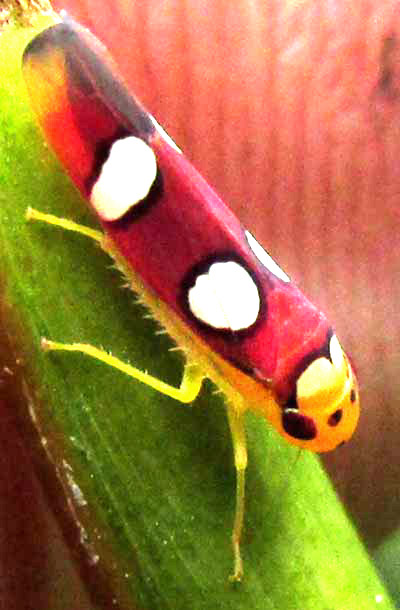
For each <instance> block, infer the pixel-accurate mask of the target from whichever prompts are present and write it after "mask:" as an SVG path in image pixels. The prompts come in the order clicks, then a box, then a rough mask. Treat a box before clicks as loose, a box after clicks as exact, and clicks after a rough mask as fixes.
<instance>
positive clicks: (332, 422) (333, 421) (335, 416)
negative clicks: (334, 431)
mask: <svg viewBox="0 0 400 610" xmlns="http://www.w3.org/2000/svg"><path fill="white" fill-rule="evenodd" d="M342 416H343V411H342V409H337V411H334V412H333V413H331V415H330V416H329V418H328V426H332V428H333V427H335V426H337V425H338V423H339V422H340V420H341V419H342Z"/></svg>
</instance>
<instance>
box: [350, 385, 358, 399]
mask: <svg viewBox="0 0 400 610" xmlns="http://www.w3.org/2000/svg"><path fill="white" fill-rule="evenodd" d="M356 398H357V394H356V391H355V389H354V388H353V389H352V390H351V392H350V402H355V400H356Z"/></svg>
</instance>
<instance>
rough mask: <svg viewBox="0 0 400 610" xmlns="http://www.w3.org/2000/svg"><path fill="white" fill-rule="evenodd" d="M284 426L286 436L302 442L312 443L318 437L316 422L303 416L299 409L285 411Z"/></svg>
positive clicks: (283, 416)
mask: <svg viewBox="0 0 400 610" xmlns="http://www.w3.org/2000/svg"><path fill="white" fill-rule="evenodd" d="M282 426H283V429H284V430H285V432H286V434H289V436H292V437H293V438H297V439H299V440H302V441H311V440H312V439H314V438H315V437H316V436H317V427H316V425H315V422H314V420H313V419H312V418H311V417H307V415H302V414H301V413H299V412H298V411H297V409H285V411H284V412H283V415H282Z"/></svg>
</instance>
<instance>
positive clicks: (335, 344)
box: [329, 335, 344, 369]
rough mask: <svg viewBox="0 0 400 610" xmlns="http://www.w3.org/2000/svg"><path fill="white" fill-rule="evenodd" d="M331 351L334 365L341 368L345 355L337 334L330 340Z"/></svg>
mask: <svg viewBox="0 0 400 610" xmlns="http://www.w3.org/2000/svg"><path fill="white" fill-rule="evenodd" d="M329 353H330V356H331V360H332V363H333V365H334V366H335V367H336V368H338V369H339V368H341V367H342V366H343V360H344V356H343V350H342V347H341V345H340V343H339V340H338V338H337V336H336V335H332V337H331V340H330V342H329Z"/></svg>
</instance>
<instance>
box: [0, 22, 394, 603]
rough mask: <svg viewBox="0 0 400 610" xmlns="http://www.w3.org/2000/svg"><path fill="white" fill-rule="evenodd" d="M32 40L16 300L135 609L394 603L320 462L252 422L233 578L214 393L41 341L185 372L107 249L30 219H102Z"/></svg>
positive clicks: (19, 92)
mask: <svg viewBox="0 0 400 610" xmlns="http://www.w3.org/2000/svg"><path fill="white" fill-rule="evenodd" d="M32 35H33V32H30V31H9V32H7V33H3V34H2V36H1V38H0V70H1V73H0V124H1V127H0V155H1V160H0V216H1V217H0V256H1V269H2V275H3V277H4V278H5V289H4V294H3V297H2V298H3V299H5V300H6V302H7V303H9V304H10V305H11V306H12V308H13V311H14V314H15V315H16V316H18V319H19V320H20V321H21V324H22V326H23V328H24V332H23V333H21V335H20V336H19V337H18V341H19V344H20V350H21V352H23V354H24V356H25V358H26V359H28V360H29V362H30V367H29V369H30V370H29V375H27V378H26V382H27V384H28V388H29V393H30V395H31V397H32V401H33V405H31V407H32V409H33V413H34V417H35V425H36V426H37V427H38V428H39V429H40V434H41V435H42V437H43V438H44V439H45V441H46V446H47V448H48V454H49V458H51V460H52V461H53V463H54V468H55V469H57V472H58V474H59V476H60V477H61V479H62V480H63V482H64V485H65V493H66V495H67V496H69V499H70V504H68V503H67V501H65V507H66V510H69V511H71V510H72V509H73V511H74V518H75V519H76V521H77V523H78V525H79V527H80V528H81V533H82V544H83V545H84V547H85V548H86V550H87V554H88V557H89V558H90V559H91V561H92V563H93V564H95V565H97V566H98V568H99V569H102V570H105V571H106V572H107V574H109V578H110V583H111V584H110V586H112V587H113V588H114V591H115V597H116V599H117V600H118V601H119V602H120V603H121V604H124V607H134V606H135V607H136V606H139V607H146V608H152V609H156V608H159V609H161V608H162V609H165V608H173V609H174V610H187V609H188V608H190V609H191V610H201V609H204V610H206V609H207V610H209V609H210V608H220V609H224V608H226V609H228V608H229V609H231V608H233V607H234V608H236V609H240V608H252V609H253V610H256V609H268V608H271V609H272V608H273V609H276V608H282V609H285V610H289V609H292V608H293V609H302V610H307V609H311V608H312V609H313V610H323V609H332V608H335V609H344V608H345V609H346V610H352V609H354V610H359V609H360V608H362V609H363V610H369V609H370V608H371V609H372V608H374V609H375V608H376V607H378V606H377V605H378V602H379V608H382V609H389V608H392V606H391V602H390V600H389V598H388V596H387V594H386V593H385V591H384V589H383V587H382V585H381V583H380V582H379V580H378V578H377V576H376V574H375V572H374V568H373V567H372V565H371V563H370V560H369V558H368V556H367V554H366V552H365V550H364V549H363V547H362V545H361V543H360V541H359V539H358V537H357V534H356V532H355V531H354V528H353V526H352V524H351V523H350V522H349V521H348V519H347V517H346V515H345V512H344V510H343V508H342V506H341V505H340V503H339V501H338V500H337V498H336V496H335V493H334V491H333V489H332V487H331V484H330V482H329V480H328V479H327V477H326V475H325V474H324V472H323V470H322V468H321V466H320V463H319V461H318V459H317V458H316V457H315V456H312V455H310V454H307V453H305V452H304V453H302V454H301V456H300V458H299V459H298V460H297V456H298V453H297V451H296V450H295V449H293V448H291V447H289V446H287V445H286V444H285V443H284V442H283V441H282V440H281V439H279V438H277V435H276V434H275V432H274V431H272V430H271V429H270V428H269V427H268V425H267V423H266V422H264V421H262V420H260V419H259V418H257V417H256V416H252V415H249V417H248V422H247V423H248V439H249V469H248V478H247V496H246V498H247V510H246V515H245V535H244V540H243V548H242V551H243V559H244V568H245V578H244V582H243V583H242V584H240V585H232V584H230V583H229V582H228V575H229V573H230V572H231V569H232V553H231V548H230V531H231V526H232V520H233V511H234V495H235V473H234V468H233V460H232V455H231V442H230V438H229V431H228V426H227V422H226V418H225V412H224V408H223V404H222V402H221V400H220V398H219V397H218V396H215V395H213V393H212V388H211V387H210V386H208V387H207V388H206V389H205V390H204V391H203V392H202V395H201V397H200V398H199V399H198V400H197V401H196V403H195V404H194V405H193V406H189V407H187V406H182V405H180V404H177V403H175V402H174V401H172V400H169V399H167V398H166V397H163V396H160V395H158V394H157V393H155V392H154V391H152V390H150V389H149V388H146V387H144V386H142V385H140V384H139V383H135V382H133V381H131V380H129V379H128V378H125V377H124V376H123V375H121V374H120V373H118V372H116V371H114V370H111V369H108V368H107V367H105V366H103V365H100V364H98V363H95V362H92V361H90V360H89V359H87V358H85V357H83V356H81V355H79V354H72V355H71V354H62V353H55V354H48V353H46V354H44V353H42V352H41V351H40V348H39V342H40V337H41V336H46V337H48V338H52V339H55V340H62V341H85V342H90V343H93V344H94V345H103V346H104V347H106V348H107V349H109V350H111V351H112V352H113V353H114V354H115V355H118V356H120V357H121V358H123V359H126V360H130V361H131V362H132V363H134V364H135V365H137V366H139V367H140V368H143V369H148V370H149V371H151V372H152V373H153V374H155V375H158V376H159V377H160V378H162V379H164V380H166V381H168V382H170V383H174V384H176V385H177V384H179V381H180V375H181V372H182V361H181V359H180V358H179V356H178V355H176V354H171V353H169V352H168V349H169V347H170V346H171V343H170V342H169V341H168V339H167V338H165V337H163V336H161V337H160V336H156V334H155V330H156V326H155V324H154V323H153V322H152V321H149V320H145V319H144V318H143V313H144V312H143V309H141V308H140V307H138V306H135V305H134V303H133V298H132V296H131V294H129V293H127V292H126V291H123V290H121V289H120V285H121V283H122V281H121V278H120V277H119V275H118V274H117V272H115V270H112V269H110V261H109V260H108V259H107V258H106V256H105V255H104V254H103V253H102V252H101V251H100V250H99V249H98V248H96V246H95V245H94V244H93V243H91V242H90V241H88V240H87V239H85V238H83V237H82V236H79V235H75V234H70V233H63V232H62V231H58V230H56V229H53V228H51V227H48V226H43V225H41V224H35V223H27V222H26V221H25V219H24V211H25V209H26V207H27V206H32V207H36V208H39V209H41V210H43V211H47V212H51V213H54V214H58V215H63V216H67V217H72V218H73V219H75V220H77V221H78V222H84V223H86V224H92V225H93V226H94V223H93V221H92V220H91V219H90V218H89V215H88V213H87V211H86V209H85V206H84V203H83V202H82V201H81V199H80V197H79V196H78V195H77V193H76V192H75V190H74V189H73V187H72V186H71V185H70V183H69V181H68V179H67V178H66V177H65V175H64V173H63V172H62V170H61V169H60V168H59V166H58V165H57V163H56V162H55V160H54V159H53V157H52V155H51V153H50V152H49V150H48V149H47V148H46V146H45V145H44V143H43V141H42V137H41V135H40V133H39V132H38V130H37V128H36V126H35V124H34V121H33V117H32V116H31V113H30V110H29V107H28V104H27V100H26V96H25V91H24V87H23V84H22V83H21V76H20V67H19V62H20V59H19V57H20V54H21V51H22V49H23V47H24V45H25V43H26V41H27V39H29V38H30V37H31V36H32ZM165 272H167V269H166V270H165ZM27 413H28V411H27ZM378 596H381V597H378Z"/></svg>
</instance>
